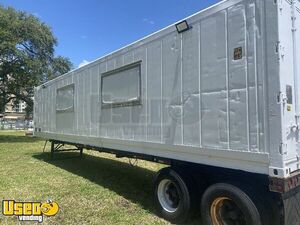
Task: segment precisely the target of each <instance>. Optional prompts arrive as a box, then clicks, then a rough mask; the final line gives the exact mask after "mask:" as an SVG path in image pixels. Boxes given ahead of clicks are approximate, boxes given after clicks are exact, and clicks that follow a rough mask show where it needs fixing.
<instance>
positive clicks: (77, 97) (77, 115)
mask: <svg viewBox="0 0 300 225" xmlns="http://www.w3.org/2000/svg"><path fill="white" fill-rule="evenodd" d="M76 78H77V79H76V82H77V88H76V89H75V92H76V105H77V110H76V133H77V135H79V132H78V130H79V129H78V122H79V121H78V120H79V93H78V90H79V74H77V75H76Z"/></svg>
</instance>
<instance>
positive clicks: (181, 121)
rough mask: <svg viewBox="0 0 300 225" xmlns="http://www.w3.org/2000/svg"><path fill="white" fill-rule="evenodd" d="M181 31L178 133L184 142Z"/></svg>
mask: <svg viewBox="0 0 300 225" xmlns="http://www.w3.org/2000/svg"><path fill="white" fill-rule="evenodd" d="M182 75H183V33H181V34H180V89H181V96H180V98H181V99H180V101H181V108H180V111H181V116H180V126H181V127H180V133H181V144H182V145H183V144H184V134H183V133H184V130H183V76H182Z"/></svg>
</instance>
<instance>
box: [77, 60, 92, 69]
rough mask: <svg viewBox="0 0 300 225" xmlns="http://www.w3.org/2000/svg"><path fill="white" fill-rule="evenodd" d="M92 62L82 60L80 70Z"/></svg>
mask: <svg viewBox="0 0 300 225" xmlns="http://www.w3.org/2000/svg"><path fill="white" fill-rule="evenodd" d="M89 63H90V62H89V61H87V60H85V59H84V60H82V62H81V63H80V64H79V66H78V68H80V67H83V66H85V65H87V64H89Z"/></svg>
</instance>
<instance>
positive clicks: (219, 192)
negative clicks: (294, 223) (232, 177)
mask: <svg viewBox="0 0 300 225" xmlns="http://www.w3.org/2000/svg"><path fill="white" fill-rule="evenodd" d="M249 196H252V195H251V194H246V192H245V191H243V190H242V189H240V188H238V187H236V186H234V185H231V184H226V183H219V184H214V185H212V186H210V187H209V188H208V189H207V190H206V191H205V193H204V195H203V197H202V200H201V217H202V223H203V225H204V224H205V225H218V224H228V225H230V224H235V225H268V224H269V223H268V222H267V220H266V219H265V218H263V216H264V215H261V214H262V213H263V212H262V211H261V209H263V207H261V205H260V203H259V202H257V201H256V200H255V199H253V198H252V199H251V197H249ZM254 202H255V203H254ZM213 220H217V221H222V223H218V222H213ZM233 221H234V222H233Z"/></svg>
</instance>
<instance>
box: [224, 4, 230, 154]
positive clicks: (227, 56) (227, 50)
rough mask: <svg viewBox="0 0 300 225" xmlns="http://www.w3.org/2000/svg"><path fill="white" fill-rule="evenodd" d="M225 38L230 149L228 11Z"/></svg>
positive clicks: (228, 139) (226, 12)
mask: <svg viewBox="0 0 300 225" xmlns="http://www.w3.org/2000/svg"><path fill="white" fill-rule="evenodd" d="M225 14H226V17H225V26H226V27H225V32H226V34H225V36H226V85H227V101H226V107H227V141H228V149H230V104H229V96H230V95H229V94H230V93H229V92H230V90H229V47H228V10H226V11H225Z"/></svg>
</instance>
